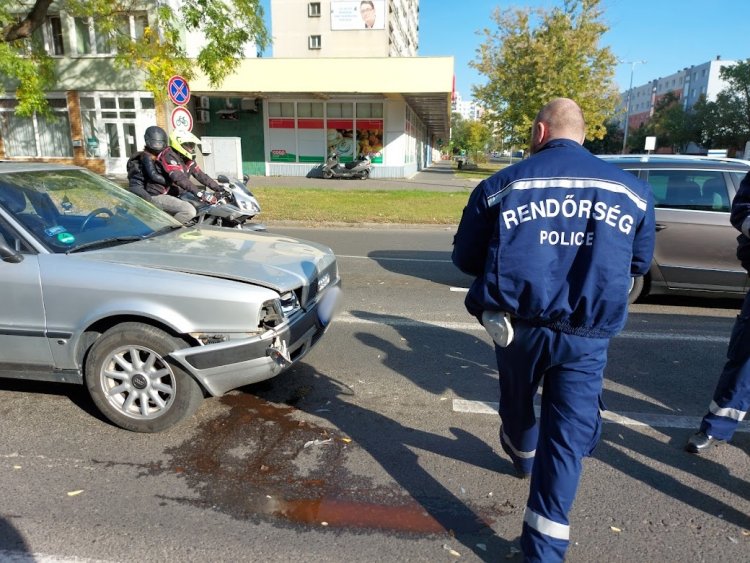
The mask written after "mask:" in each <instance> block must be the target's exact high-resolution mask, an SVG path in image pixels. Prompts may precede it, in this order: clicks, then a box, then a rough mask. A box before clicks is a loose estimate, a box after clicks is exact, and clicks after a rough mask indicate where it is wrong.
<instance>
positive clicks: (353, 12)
mask: <svg viewBox="0 0 750 563" xmlns="http://www.w3.org/2000/svg"><path fill="white" fill-rule="evenodd" d="M358 29H363V30H367V29H385V0H331V30H333V31H343V30H346V31H352V30H358Z"/></svg>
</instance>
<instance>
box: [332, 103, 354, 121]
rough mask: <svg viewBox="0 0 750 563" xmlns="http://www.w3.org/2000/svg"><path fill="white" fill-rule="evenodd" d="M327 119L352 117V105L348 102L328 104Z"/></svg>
mask: <svg viewBox="0 0 750 563" xmlns="http://www.w3.org/2000/svg"><path fill="white" fill-rule="evenodd" d="M326 115H327V116H328V117H348V118H352V117H354V104H352V103H349V102H329V103H327V104H326Z"/></svg>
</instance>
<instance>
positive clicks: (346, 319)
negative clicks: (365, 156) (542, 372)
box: [332, 313, 729, 344]
mask: <svg viewBox="0 0 750 563" xmlns="http://www.w3.org/2000/svg"><path fill="white" fill-rule="evenodd" d="M332 322H333V323H337V324H349V325H383V326H390V327H396V328H399V327H401V328H419V327H430V328H442V329H447V330H455V331H459V332H481V333H484V332H485V330H484V327H483V326H482V325H480V324H479V322H456V321H431V320H416V319H407V318H405V317H398V316H395V315H387V314H383V315H377V314H374V315H373V314H371V313H365V314H363V315H362V316H361V317H358V316H355V315H352V314H351V313H339V314H338V315H337V316H336V317H334V319H333V321H332ZM488 338H489V337H488ZM615 338H616V339H618V338H620V339H621V338H625V339H631V340H670V341H675V342H677V341H680V342H682V341H684V342H704V343H705V342H716V343H723V344H726V343H727V342H729V335H727V336H702V335H698V334H677V333H673V332H645V331H644V332H640V331H638V332H636V331H627V330H626V331H623V332H621V333H620V334H618V335H617V336H616V337H615Z"/></svg>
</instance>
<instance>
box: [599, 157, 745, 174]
mask: <svg viewBox="0 0 750 563" xmlns="http://www.w3.org/2000/svg"><path fill="white" fill-rule="evenodd" d="M597 156H598V157H599V158H601V159H603V160H606V161H607V162H611V163H612V164H616V165H617V166H619V167H620V168H687V169H703V170H737V171H743V172H747V171H748V170H750V160H742V159H740V158H726V157H720V156H693V155H686V154H600V155H597Z"/></svg>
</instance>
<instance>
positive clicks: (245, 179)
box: [242, 174, 250, 184]
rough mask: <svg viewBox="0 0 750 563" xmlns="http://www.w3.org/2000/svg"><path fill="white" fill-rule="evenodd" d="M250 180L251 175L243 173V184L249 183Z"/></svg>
mask: <svg viewBox="0 0 750 563" xmlns="http://www.w3.org/2000/svg"><path fill="white" fill-rule="evenodd" d="M249 180H250V176H248V175H247V174H243V175H242V183H243V184H247V182H248V181H249Z"/></svg>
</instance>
